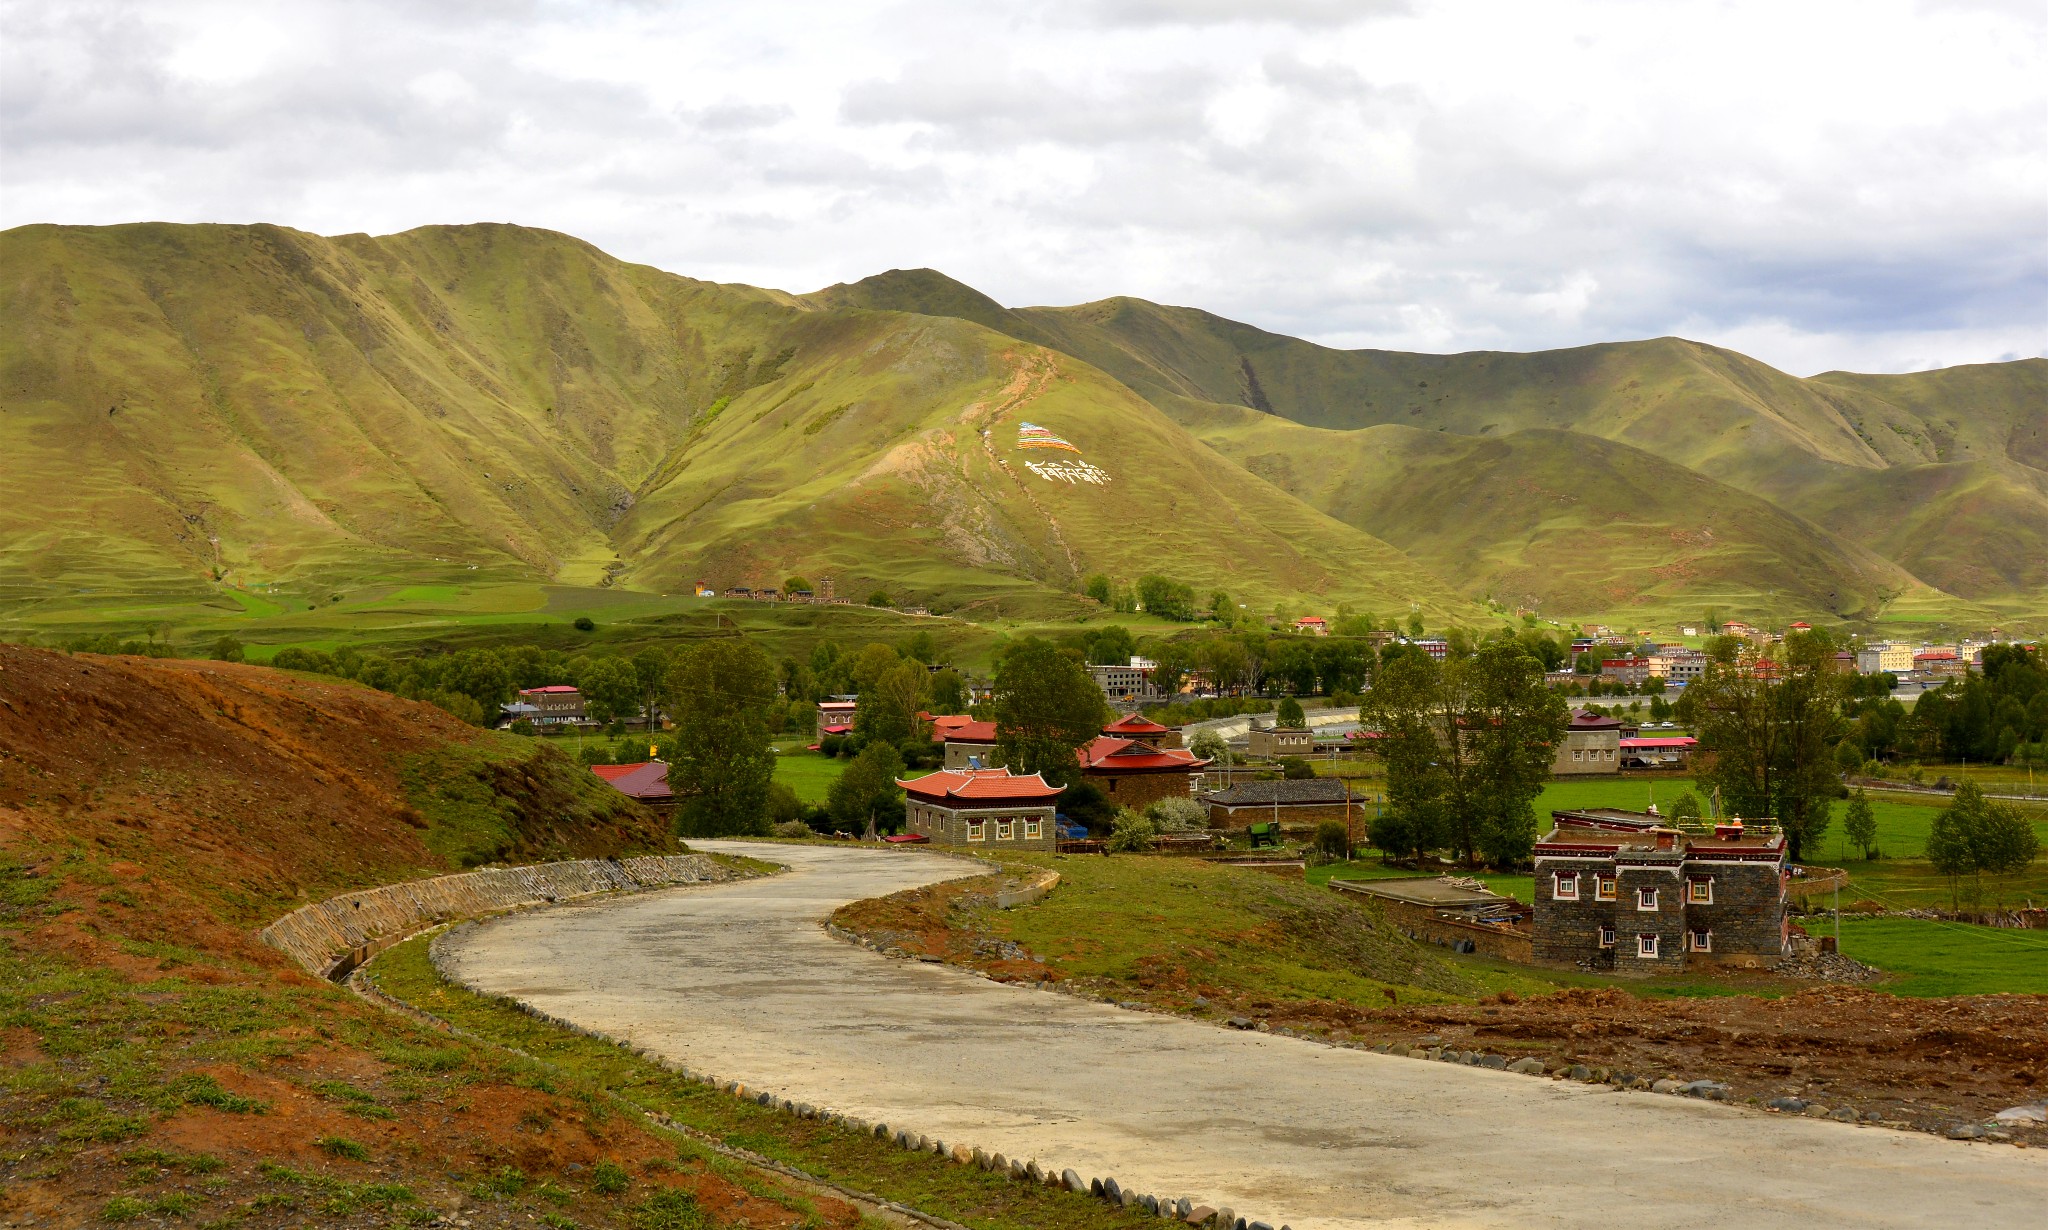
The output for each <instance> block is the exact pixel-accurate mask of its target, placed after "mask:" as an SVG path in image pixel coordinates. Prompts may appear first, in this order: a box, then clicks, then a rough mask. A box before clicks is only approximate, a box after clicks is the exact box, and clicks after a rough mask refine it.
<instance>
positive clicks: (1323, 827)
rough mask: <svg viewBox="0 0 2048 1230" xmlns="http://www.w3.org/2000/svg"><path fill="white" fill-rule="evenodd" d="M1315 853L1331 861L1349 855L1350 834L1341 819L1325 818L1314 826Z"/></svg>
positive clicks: (1337, 860)
mask: <svg viewBox="0 0 2048 1230" xmlns="http://www.w3.org/2000/svg"><path fill="white" fill-rule="evenodd" d="M1315 847H1316V853H1317V854H1320V855H1322V856H1323V857H1324V858H1327V859H1329V860H1331V861H1332V862H1342V861H1343V860H1345V859H1348V858H1350V857H1351V834H1350V833H1349V832H1347V831H1346V830H1345V828H1344V822H1343V821H1342V820H1325V821H1323V822H1322V823H1321V824H1318V825H1317V826H1316V838H1315Z"/></svg>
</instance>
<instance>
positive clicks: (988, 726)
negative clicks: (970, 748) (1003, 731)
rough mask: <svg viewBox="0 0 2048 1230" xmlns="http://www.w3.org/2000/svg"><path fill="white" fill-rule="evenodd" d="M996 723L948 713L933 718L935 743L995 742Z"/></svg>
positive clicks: (933, 740)
mask: <svg viewBox="0 0 2048 1230" xmlns="http://www.w3.org/2000/svg"><path fill="white" fill-rule="evenodd" d="M995 741H996V724H995V723H994V722H977V721H975V720H974V719H973V718H971V717H966V716H961V715H947V716H942V717H935V718H933V719H932V742H934V743H994V742H995Z"/></svg>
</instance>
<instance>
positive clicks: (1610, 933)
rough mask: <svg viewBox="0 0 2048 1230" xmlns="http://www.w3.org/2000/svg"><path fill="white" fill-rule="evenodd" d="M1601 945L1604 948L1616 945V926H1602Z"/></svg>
mask: <svg viewBox="0 0 2048 1230" xmlns="http://www.w3.org/2000/svg"><path fill="white" fill-rule="evenodd" d="M1600 947H1602V948H1612V947H1614V928H1612V927H1602V928H1600Z"/></svg>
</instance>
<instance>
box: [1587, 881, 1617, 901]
mask: <svg viewBox="0 0 2048 1230" xmlns="http://www.w3.org/2000/svg"><path fill="white" fill-rule="evenodd" d="M1620 896H1621V880H1620V879H1619V878H1617V877H1615V876H1603V875H1595V876H1594V877H1593V900H1595V901H1614V900H1618V899H1619V898H1620Z"/></svg>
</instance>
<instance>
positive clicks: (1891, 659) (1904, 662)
mask: <svg viewBox="0 0 2048 1230" xmlns="http://www.w3.org/2000/svg"><path fill="white" fill-rule="evenodd" d="M1856 669H1857V671H1858V672H1860V673H1862V674H1865V675H1877V674H1884V673H1887V672H1889V673H1891V674H1894V675H1903V674H1905V673H1906V672H1907V671H1909V670H1912V669H1913V647H1912V646H1911V645H1895V644H1892V643H1890V642H1887V641H1878V642H1877V643H1876V644H1872V645H1865V646H1864V647H1863V648H1861V649H1859V650H1857V651H1856Z"/></svg>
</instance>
